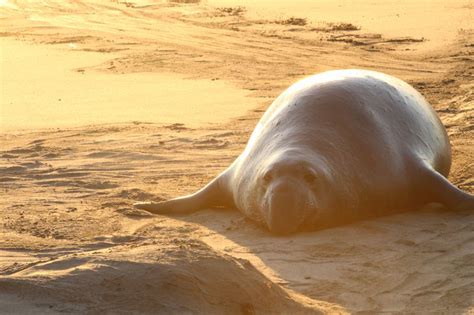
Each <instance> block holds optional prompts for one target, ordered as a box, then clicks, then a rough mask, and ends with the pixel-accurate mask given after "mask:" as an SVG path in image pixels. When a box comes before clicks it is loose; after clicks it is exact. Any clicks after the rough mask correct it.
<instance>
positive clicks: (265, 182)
mask: <svg viewBox="0 0 474 315" xmlns="http://www.w3.org/2000/svg"><path fill="white" fill-rule="evenodd" d="M322 177H323V176H322V174H321V173H320V172H318V169H317V168H315V167H314V165H312V163H310V162H309V161H308V160H307V159H302V158H301V157H299V156H292V155H290V154H285V155H284V156H283V157H282V158H278V159H276V160H274V161H272V162H270V163H268V164H267V165H266V166H265V167H264V168H263V169H262V170H261V172H260V173H259V181H260V183H261V184H260V185H259V186H260V187H262V189H261V190H260V194H259V195H260V196H259V197H260V198H261V202H260V203H259V204H260V206H261V209H260V211H261V213H262V217H263V219H264V221H265V224H266V225H267V227H268V229H269V230H270V231H271V232H272V233H275V234H280V235H284V234H290V233H294V232H296V231H299V230H304V229H306V228H310V227H311V225H313V224H314V222H315V221H316V220H317V217H318V215H319V212H320V209H321V206H322V199H323V195H321V193H322V191H323V190H324V187H322V186H323V185H324V183H323V180H322Z"/></svg>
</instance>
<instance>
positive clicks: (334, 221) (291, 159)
mask: <svg viewBox="0 0 474 315" xmlns="http://www.w3.org/2000/svg"><path fill="white" fill-rule="evenodd" d="M450 166H451V148H450V144H449V140H448V137H447V134H446V130H445V128H444V127H443V125H442V123H441V121H440V120H439V118H438V116H437V115H436V113H435V111H434V110H433V108H432V107H431V106H430V105H429V104H428V102H427V101H426V100H425V99H424V98H423V96H422V95H421V94H420V93H418V92H417V91H416V90H415V89H414V88H413V87H411V86H410V85H409V84H407V83H405V82H403V81H401V80H399V79H397V78H394V77H391V76H388V75H385V74H382V73H378V72H374V71H366V70H335V71H329V72H325V73H321V74H317V75H314V76H311V77H308V78H306V79H303V80H301V81H299V82H297V83H296V84H294V85H292V86H291V87H289V88H288V89H287V90H286V91H285V92H283V93H282V94H281V95H280V96H279V97H278V98H277V99H276V100H275V101H274V102H273V104H272V105H271V106H270V107H269V108H268V110H267V111H266V112H265V114H264V115H263V117H262V118H261V120H260V121H259V123H258V124H257V126H256V128H255V130H254V131H253V133H252V135H251V137H250V140H249V142H248V144H247V146H246V148H245V150H244V151H243V152H242V154H241V155H240V156H239V157H238V158H237V159H236V160H235V161H234V162H233V163H232V165H231V166H230V167H229V168H228V169H227V170H225V171H224V172H223V173H221V174H220V175H219V176H218V177H216V178H215V179H214V180H212V181H211V182H210V183H209V184H208V185H206V186H205V187H204V188H202V189H201V190H199V191H198V192H196V193H194V194H192V195H189V196H184V197H180V198H176V199H172V200H169V201H164V202H159V203H150V202H145V203H138V204H136V207H137V208H140V209H144V210H148V211H150V212H153V213H160V214H163V213H186V212H192V211H195V210H198V209H203V208H217V207H229V208H237V209H239V210H240V211H241V212H243V213H244V214H245V215H246V216H247V217H249V218H251V219H253V220H255V221H257V222H260V223H262V224H263V225H266V226H267V227H268V229H269V230H270V231H271V232H273V233H276V234H288V233H293V232H296V231H300V230H308V229H310V230H315V229H321V228H326V227H330V226H334V225H338V224H342V223H346V222H350V221H354V220H357V219H362V218H369V217H374V216H380V215H386V214H390V213H395V212H401V211H406V210H410V209H416V208H419V207H421V206H423V205H425V204H428V203H440V204H443V205H444V206H446V207H447V208H451V209H467V208H470V209H471V208H472V209H474V196H472V195H469V194H468V193H465V192H463V191H461V190H460V189H458V188H456V187H455V186H453V185H452V184H451V183H449V182H448V180H447V179H446V176H448V174H449V169H450Z"/></svg>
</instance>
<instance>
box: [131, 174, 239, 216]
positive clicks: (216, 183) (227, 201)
mask: <svg viewBox="0 0 474 315" xmlns="http://www.w3.org/2000/svg"><path fill="white" fill-rule="evenodd" d="M224 174H225V173H223V174H221V175H219V176H218V177H216V178H215V179H214V180H212V181H211V182H210V183H209V184H207V185H206V186H205V187H204V188H202V189H201V190H199V191H197V192H195V193H194V194H191V195H188V196H183V197H179V198H175V199H171V200H167V201H162V202H139V203H136V204H134V206H135V207H136V208H138V209H143V210H146V211H148V212H152V213H158V214H173V213H190V212H194V211H198V210H201V209H206V208H233V207H234V202H233V198H232V196H231V194H230V193H229V191H228V189H227V185H225V182H226V178H225V175H224Z"/></svg>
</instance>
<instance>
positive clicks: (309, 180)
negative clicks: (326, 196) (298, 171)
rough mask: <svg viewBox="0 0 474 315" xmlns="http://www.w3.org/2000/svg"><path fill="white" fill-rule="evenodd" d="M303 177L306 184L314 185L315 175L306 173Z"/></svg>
mask: <svg viewBox="0 0 474 315" xmlns="http://www.w3.org/2000/svg"><path fill="white" fill-rule="evenodd" d="M303 177H304V180H305V181H306V182H307V183H308V184H314V183H315V182H316V175H314V174H313V173H312V172H306V173H305V174H304V176H303Z"/></svg>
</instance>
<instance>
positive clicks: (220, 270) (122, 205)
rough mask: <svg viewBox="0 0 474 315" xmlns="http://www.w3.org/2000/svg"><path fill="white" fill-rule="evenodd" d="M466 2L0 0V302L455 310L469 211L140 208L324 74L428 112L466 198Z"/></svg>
mask: <svg viewBox="0 0 474 315" xmlns="http://www.w3.org/2000/svg"><path fill="white" fill-rule="evenodd" d="M473 12H474V7H473V5H472V3H471V2H470V1H468V0H465V1H464V0H456V1H416V2H415V1H366V0H360V1H344V0H336V1H326V0H318V1H303V0H299V1H276V2H275V1H266V0H265V1H263V0H262V1H237V0H209V1H191V0H187V1H179V0H174V1H164V0H163V1H152V0H146V1H138V0H137V1H132V0H130V1H98V0H88V1H33V2H30V1H13V0H9V1H5V0H4V1H0V17H1V19H0V25H1V31H0V35H1V36H2V38H1V39H0V45H1V46H0V47H1V50H0V56H1V63H0V69H1V71H0V76H1V77H0V78H1V95H0V150H1V151H0V209H1V211H0V222H1V224H0V240H1V241H0V312H1V311H3V312H6V313H41V314H56V313H64V312H67V313H119V312H125V313H131V312H138V313H166V314H168V313H206V314H210V313H216V314H217V313H218V314H222V313H242V314H253V313H258V314H260V313H263V314H264V313H309V314H311V313H344V312H349V313H356V312H370V313H381V312H403V313H407V312H408V313H455V314H461V313H469V312H472V311H474V309H473V306H474V291H473V288H474V277H473V275H472V268H473V263H472V262H473V261H474V259H473V253H474V242H473V239H472V233H473V231H474V213H473V212H472V211H467V212H451V211H448V210H441V209H436V208H425V209H421V210H419V211H414V212H408V213H404V214H398V215H394V216H389V217H384V218H379V219H374V220H370V221H364V222H358V223H355V224H351V225H347V226H341V227H337V228H332V229H327V230H323V231H319V232H313V233H301V234H296V235H293V236H287V237H275V236H272V235H271V234H269V233H268V232H267V231H265V230H263V229H261V228H259V227H258V226H256V225H254V224H253V223H251V222H250V221H247V220H246V219H244V218H243V216H242V215H241V214H240V213H238V212H235V211H230V210H229V211H211V210H206V211H202V212H197V213H194V214H190V215H186V216H179V217H167V216H153V215H150V214H149V213H146V212H144V211H140V210H137V209H134V208H133V206H132V204H133V203H134V202H136V201H145V200H155V201H160V200H164V199H168V198H171V197H176V196H181V195H183V194H186V193H191V192H193V191H195V190H196V189H198V188H200V187H202V186H203V185H204V184H205V183H207V182H208V181H209V180H210V179H212V178H214V177H215V176H216V175H217V174H218V173H219V172H221V171H222V170H224V169H225V168H226V167H228V166H229V165H230V163H232V161H233V160H234V159H235V158H236V157H237V156H238V155H239V154H240V153H241V152H242V150H243V148H244V146H245V144H246V142H247V140H248V136H249V134H250V132H251V131H252V130H253V128H254V127H255V124H256V123H257V121H258V119H259V118H260V116H261V115H262V113H263V112H264V111H265V109H266V108H267V107H268V106H269V105H270V104H271V102H272V101H273V99H274V98H275V97H276V96H277V95H279V94H280V93H281V92H282V91H283V90H284V89H286V88H287V87H288V86H289V85H291V84H292V83H294V82H296V81H297V80H299V79H301V78H303V77H306V76H309V75H312V74H315V73H318V72H321V71H325V70H330V69H341V68H363V69H371V70H376V71H380V72H384V73H387V74H390V75H394V76H397V77H399V78H401V79H403V80H405V81H407V82H409V83H410V84H412V85H413V86H414V87H415V88H417V89H418V90H419V91H420V92H421V93H422V94H423V95H424V96H425V97H426V98H427V99H428V101H429V102H430V103H431V104H432V105H433V107H434V108H435V109H436V111H437V113H438V115H439V116H440V118H441V120H442V122H443V123H444V125H445V126H446V128H447V131H448V134H449V137H450V141H451V144H452V147H453V167H452V170H451V175H450V181H451V182H452V183H454V184H456V185H457V186H458V187H460V188H462V189H463V190H464V191H467V192H470V193H473V192H474V164H473V161H474V127H473V126H474V60H473V55H474V51H473V49H474V40H473V38H474V37H473V34H474V33H473V32H474V31H473V30H472V22H471V21H472V16H473Z"/></svg>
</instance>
